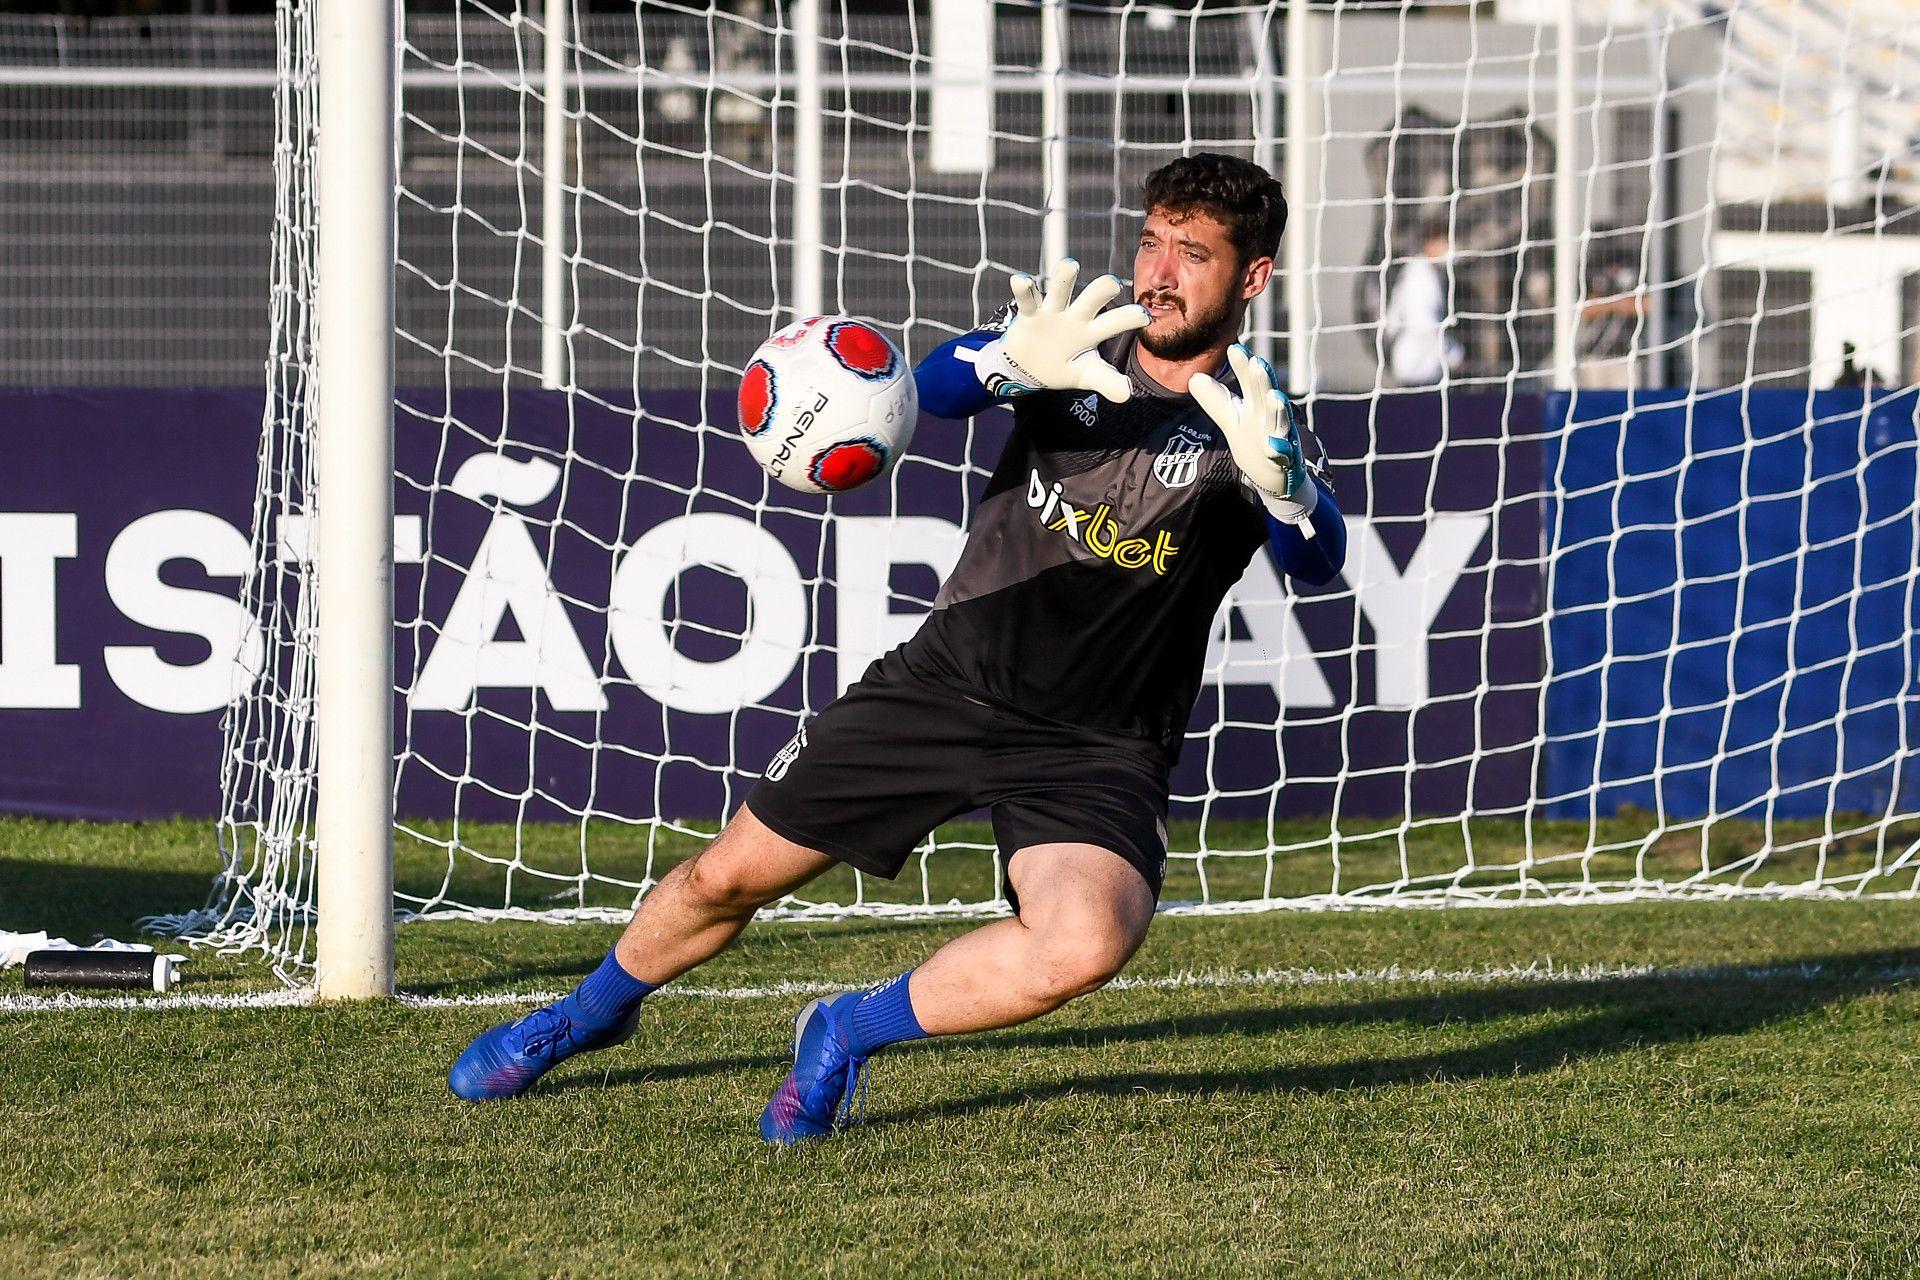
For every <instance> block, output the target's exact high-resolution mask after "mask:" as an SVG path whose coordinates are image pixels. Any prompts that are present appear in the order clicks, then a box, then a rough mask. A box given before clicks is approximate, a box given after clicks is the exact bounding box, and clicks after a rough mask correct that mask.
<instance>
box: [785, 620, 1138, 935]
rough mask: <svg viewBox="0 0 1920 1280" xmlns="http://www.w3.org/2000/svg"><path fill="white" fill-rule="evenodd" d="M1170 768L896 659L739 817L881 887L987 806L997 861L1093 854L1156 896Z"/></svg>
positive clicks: (796, 752)
mask: <svg viewBox="0 0 1920 1280" xmlns="http://www.w3.org/2000/svg"><path fill="white" fill-rule="evenodd" d="M1169 767H1170V766H1169V764H1168V762H1167V760H1166V758H1165V756H1164V754H1163V753H1161V752H1160V751H1158V750H1157V749H1156V748H1155V747H1154V746H1153V745H1152V744H1150V743H1134V742H1132V741H1131V740H1129V739H1125V738H1118V737H1114V736H1112V735H1108V734H1101V733H1098V732H1096V731H1092V730H1085V729H1076V728H1072V727H1070V726H1067V725H1060V724H1054V723H1052V722H1050V721H1042V720H1035V719H1033V718H1031V717H1028V716H1023V715H1020V714H1019V713H1017V712H1014V711H1010V710H1007V709H1004V708H1001V707H997V706H993V705H991V704H989V703H986V702H983V701H981V700H979V699H978V698H975V697H973V696H971V695H969V694H967V693H965V692H963V691H961V690H959V689H956V688H953V687H952V686H949V685H944V684H940V683H936V682H934V681H931V680H924V679H922V678H920V677H918V676H916V675H914V674H913V673H912V672H911V671H909V670H908V669H907V667H906V664H905V663H904V662H902V661H901V659H900V656H899V653H898V651H897V650H896V651H895V652H893V653H889V654H888V655H887V656H885V657H884V658H881V659H880V660H879V661H878V662H875V663H874V664H873V665H872V666H871V667H868V668H867V672H866V674H865V675H864V676H863V677H861V679H860V681H859V683H858V684H855V685H854V686H853V687H852V688H851V689H848V690H847V691H846V693H844V694H842V695H841V696H840V697H839V698H838V699H837V700H836V701H834V702H833V703H832V704H831V705H829V706H828V707H827V708H826V709H825V710H824V711H822V712H821V713H820V714H819V715H817V716H815V717H814V718H813V719H812V720H811V721H809V722H808V723H807V724H806V726H805V727H803V728H802V729H801V730H800V732H799V733H797V734H795V735H794V737H793V740H792V741H791V742H789V743H788V744H787V745H786V747H784V748H783V749H782V750H781V751H780V753H779V754H778V755H776V756H775V757H774V758H773V760H772V761H770V762H769V763H768V765H767V770H766V774H765V776H764V777H763V778H762V779H761V780H760V782H759V783H757V784H756V785H755V786H754V788H753V790H752V791H751V792H750V793H749V794H748V796H747V806H748V807H749V808H751V809H752V810H753V812H754V816H756V817H757V818H759V819H760V820H761V821H762V822H764V823H766V824H767V825H768V826H769V827H771V828H773V830H774V831H775V832H776V833H777V834H779V835H781V836H784V837H786V838H787V839H788V840H791V841H793V842H794V843H796V844H801V845H805V846H806V847H808V848H810V849H817V850H819V851H820V852H821V853H825V854H828V855H830V856H832V857H835V858H838V859H839V860H840V861H842V862H844V863H846V864H848V865H849V866H852V867H856V868H858V869H859V870H861V871H865V872H868V873H870V874H872V875H876V876H884V877H885V878H887V879H889V880H891V879H893V878H894V877H895V876H897V875H899V874H900V869H901V868H902V867H903V866H905V865H906V862H907V859H908V857H909V856H911V855H912V853H913V851H914V848H915V846H917V845H918V844H919V843H920V841H921V840H922V839H923V838H925V836H926V834H927V833H928V832H929V831H932V830H933V829H934V828H935V827H937V826H939V825H940V824H941V823H943V822H946V821H949V820H950V819H953V818H956V817H958V816H959V815H961V814H963V813H970V812H972V811H973V810H975V809H983V808H984V809H990V810H991V811H992V814H993V838H994V842H995V843H996V844H997V845H998V846H999V848H1000V857H1001V859H1002V860H1003V863H1004V860H1005V859H1007V858H1010V857H1012V856H1013V854H1014V853H1016V852H1018V851H1019V850H1021V849H1024V848H1026V847H1027V846H1029V845H1036V844H1054V843H1064V842H1072V843H1080V844H1092V845H1098V846H1100V847H1101V848H1104V849H1111V850H1112V851H1113V852H1115V853H1117V854H1119V855H1120V856H1121V857H1122V858H1125V859H1126V860H1127V861H1128V862H1129V863H1131V864H1132V865H1133V866H1134V868H1135V869H1137V870H1138V871H1139V872H1140V874H1141V875H1142V876H1143V877H1145V879H1146V882H1147V887H1148V888H1150V889H1151V890H1152V891H1153V895H1154V897H1155V898H1158V897H1159V896H1160V884H1161V881H1162V880H1163V879H1165V877H1166V869H1167V827H1166V818H1167V786H1168V783H1167V775H1168V772H1169ZM1008 895H1009V897H1011V896H1012V890H1011V889H1009V890H1008ZM1017 909H1018V907H1017V904H1016V910H1017Z"/></svg>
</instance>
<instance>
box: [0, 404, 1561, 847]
mask: <svg viewBox="0 0 1920 1280" xmlns="http://www.w3.org/2000/svg"><path fill="white" fill-rule="evenodd" d="M261 410H262V399H261V396H260V394H259V393H257V392H248V391H178V392H176V391H148V390H141V391H87V392H16V393H9V394H5V395H0V413H4V414H5V421H6V423H7V428H8V429H7V430H6V431H5V432H4V433H0V450H3V451H4V455H5V456H4V465H0V705H4V706H5V708H6V709H7V710H6V720H7V724H8V727H9V732H8V733H7V734H6V735H5V738H4V745H0V808H4V809H6V810H8V811H12V812H24V813H37V814H47V815H57V816H83V817H98V818H132V817H151V816H161V815H169V814H188V815H196V816H201V815H207V814H211V813H214V812H216V811H217V808H218V804H219V795H218V790H219V788H218V774H219V767H220V732H219V720H220V716H221V709H222V707H223V706H224V705H225V704H226V702H227V700H228V699H229V698H230V697H231V696H233V694H234V691H235V689H236V688H237V687H243V686H244V683H245V681H246V680H247V679H249V678H251V677H252V676H253V674H254V673H255V672H257V671H258V670H259V669H260V667H261V666H262V663H263V661H264V662H265V663H266V664H269V665H270V664H272V663H273V662H274V661H275V659H274V657H273V656H272V655H273V652H274V650H273V648H272V646H269V645H265V644H263V643H262V641H261V639H260V637H259V636H258V633H257V629H256V630H252V631H250V630H249V628H254V627H255V625H256V624H254V623H252V622H251V621H250V619H249V618H248V617H247V615H246V613H245V611H243V610H241V609H240V607H239V606H238V605H237V604H236V603H235V601H234V595H235V592H236V589H237V585H238V582H239V579H240V577H241V574H242V573H243V572H244V569H245V566H246V564H247V563H248V559H249V557H250V555H251V552H250V551H249V541H250V538H249V533H248V530H249V529H250V528H251V522H252V518H253V517H252V511H251V507H252V494H253V490H254V479H255V471H256V467H257V461H256V455H257V449H258V443H259V430H260V428H259V422H260V419H261ZM1539 419H1540V408H1539V404H1538V402H1537V401H1534V400H1527V399H1522V400H1512V399H1503V398H1501V397H1494V396H1488V397H1476V396H1454V397H1449V398H1446V399H1444V400H1443V399H1442V398H1440V397H1438V396H1431V395H1407V396H1395V397H1387V398H1385V399H1381V400H1376V401H1374V402H1371V403H1368V402H1325V403H1322V404H1320V405H1318V406H1316V409H1315V426H1316V428H1317V430H1318V431H1319V433H1320V435H1321V437H1322V438H1323V440H1324V441H1325V442H1326V445H1327V451H1328V454H1329V456H1330V457H1331V458H1332V459H1333V460H1334V463H1333V467H1334V479H1335V483H1336V487H1337V489H1338V492H1339V495H1340V500H1341V504H1342V507H1343V509H1344V510H1345V511H1346V512H1347V513H1348V514H1349V516H1350V517H1351V520H1350V525H1351V528H1352V532H1353V539H1352V548H1353V549H1352V552H1351V553H1350V557H1349V563H1348V566H1347V569H1346V572H1345V575H1344V578H1343V579H1342V580H1339V581H1336V582H1335V583H1333V584H1331V585H1330V586H1328V587H1326V588H1321V589H1303V590H1300V591H1299V592H1297V593H1296V592H1294V591H1293V590H1292V589H1291V588H1289V587H1287V586H1284V585H1282V584H1280V583H1278V582H1277V581H1276V580H1275V579H1274V574H1273V570H1272V567H1271V565H1270V564H1269V563H1268V561H1267V560H1266V558H1265V557H1264V556H1261V557H1257V558H1256V561H1255V565H1254V567H1253V568H1252V569H1251V570H1250V571H1249V575H1248V578H1247V580H1246V581H1245V582H1243V584H1242V587H1241V588H1240V589H1239V591H1238V592H1236V597H1235V603H1234V607H1233V608H1232V609H1231V610H1230V611H1229V612H1228V613H1227V615H1226V616H1225V619H1224V630H1223V631H1222V633H1221V635H1220V637H1219V639H1218V640H1217V642H1216V645H1215V647H1214V652H1213V653H1212V654H1211V655H1210V659H1209V662H1210V676H1209V683H1208V685H1207V687H1206V688H1205V689H1203V691H1202V694H1201V697H1200V700H1199V704H1198V705H1197V707H1196V709H1195V716H1194V721H1193V729H1194V731H1195V734H1196V736H1195V737H1194V738H1192V739H1190V741H1189V744H1188V748H1187V750H1186V752H1185V754H1184V755H1183V758H1182V761H1181V764H1180V768H1179V771H1178V772H1177V773H1176V776H1175V786H1176V793H1177V794H1178V795H1181V796H1185V797H1188V798H1189V799H1188V800H1187V801H1186V802H1185V803H1184V804H1183V805H1182V806H1180V807H1179V808H1178V809H1177V812H1178V811H1180V810H1182V809H1183V810H1185V811H1187V812H1192V811H1194V808H1195V801H1194V799H1193V798H1195V797H1199V796H1202V795H1208V794H1210V795H1212V796H1213V797H1214V799H1213V800H1212V801H1211V808H1210V810H1209V811H1210V812H1212V813H1216V814H1233V813H1244V814H1249V815H1258V814H1265V813H1268V812H1280V813H1288V814H1314V813H1326V812H1329V811H1330V810H1331V809H1333V808H1334V806H1336V805H1338V807H1339V808H1340V810H1341V811H1342V812H1345V813H1377V814H1385V815H1392V814H1398V813H1404V812H1415V813H1435V812H1457V811H1459V810H1460V809H1461V808H1463V807H1465V806H1469V805H1471V806H1472V807H1474V808H1476V809H1481V810H1485V809H1496V808H1501V807H1505V806H1508V805H1514V804H1519V803H1521V802H1522V801H1524V799H1525V797H1526V796H1527V795H1528V794H1529V792H1530V790H1531V788H1532V784H1533V767H1534V766H1533V748H1532V744H1533V743H1534V742H1535V740H1536V733H1537V728H1538V720H1537V718H1538V707H1539V703H1540V695H1539V686H1540V681H1541V668H1540V662H1541V658H1540V654H1541V644H1540V634H1539V627H1538V621H1537V620H1538V618H1539V616H1540V524H1539V511H1538V503H1539V493H1540V464H1539V452H1540V441H1539ZM731 420H732V415H731V405H730V404H729V403H727V397H726V396H725V394H724V393H715V394H714V395H713V396H712V397H710V398H708V399H706V400H704V401H703V399H702V397H701V395H700V393H698V392H661V393H657V394H652V395H648V396H646V397H645V398H644V399H643V401H642V402H641V403H639V404H637V405H636V404H635V403H634V402H633V401H632V400H631V399H629V398H623V397H622V396H620V395H611V394H610V395H604V396H599V395H594V396H574V397H571V398H565V397H561V396H559V395H555V394H552V393H545V392H538V391H525V392H506V393H502V392H500V391H498V390H493V391H480V390H476V391H471V392H469V391H455V392H454V393H452V396H451V398H450V400H449V399H448V398H447V397H445V396H443V395H441V394H440V393H437V392H408V393H405V394H403V395H402V397H401V406H400V410H399V412H398V413H397V414H396V420H395V449H396V457H397V462H398V471H399V480H398V483H397V485H396V489H395V505H396V512H397V516H398V518H397V522H396V567H395V614H396V634H395V639H396V645H395V649H396V680H395V703H394V707H395V717H396V744H397V751H398V756H399V758H398V762H397V767H398V771H399V772H398V776H399V783H400V799H399V804H400V807H401V810H402V811H403V813H406V814H409V815H417V816H433V815H440V814H446V813H450V812H454V811H456V810H457V811H458V812H460V813H461V814H463V815H466V816H469V817H475V818H510V819H519V818H524V819H530V820H540V819H562V818H571V817H576V816H578V815H580V814H582V813H592V814H613V815H619V816H621V817H625V818H647V817H653V816H661V817H690V816H713V815H717V814H721V813H724V812H728V811H730V810H731V809H732V807H733V806H734V805H736V804H737V803H738V801H739V799H740V797H741V796H742V795H744V794H745V790H746V788H747V787H748V786H749V785H750V784H751V782H752V780H753V778H754V777H755V776H756V775H757V773H758V770H759V769H760V767H761V766H762V765H763V764H764V763H765V761H766V760H767V759H769V758H770V757H771V756H772V755H773V753H774V752H775V751H777V750H778V748H779V747H780V745H781V744H782V743H784V742H785V741H786V739H787V738H788V737H789V736H790V735H791V734H792V733H793V731H794V729H795V727H796V725H797V724H798V723H800V722H801V721H802V720H803V719H804V717H805V716H806V715H807V714H809V713H811V712H812V711H817V710H818V709H819V708H820V707H821V706H823V705H824V704H825V703H826V702H827V701H829V700H830V699H831V698H832V697H833V696H834V695H835V693H836V692H837V691H838V690H839V689H841V688H843V687H845V685H846V684H847V683H849V682H851V681H852V680H853V679H855V678H857V677H858V675H859V673H860V670H861V669H863V668H864V666H865V664H866V662H867V661H869V660H870V659H871V658H872V657H874V656H877V655H878V654H879V653H881V652H883V651H884V650H885V649H886V648H888V647H891V645H892V644H894V643H897V642H898V641H899V640H901V639H904V638H905V636H906V635H908V634H910V633H911V631H912V629H913V627H914V626H915V625H916V622H917V618H918V616H919V615H920V614H922V613H923V612H924V611H925V609H926V607H927V604H928V602H929V601H930V600H931V598H932V596H933V592H934V589H935V587H936V586H937V584H938V581H939V578H940V575H941V574H942V573H943V572H944V570H945V568H946V567H947V566H949V565H950V564H951V563H952V559H953V556H954V555H955V554H956V553H957V550H958V547H959V544H960V539H961V536H962V535H961V530H962V529H963V528H964V525H965V522H966V519H967V515H968V512H969V508H970V504H971V502H972V501H973V499H974V498H975V497H976V496H977V494H978V493H979V490H980V489H981V487H982V485H983V483H984V476H985V471H984V468H987V467H990V465H991V463H992V460H993V458H994V457H995V456H996V454H997V452H998V448H999V444H1000V442H1001V440H1002V439H1003V438H1004V434H1005V431H1006V429H1007V423H1006V420H1005V416H1004V415H1000V414H992V415H986V416H985V417H983V418H981V419H979V420H976V421H975V422H974V423H972V424H963V423H951V422H945V421H940V420H937V419H926V420H924V421H923V422H922V423H921V424H920V426H919V430H918V432H917V434H916V438H915V441H914V445H913V449H912V452H911V456H910V457H909V458H908V459H907V460H905V461H904V462H903V463H902V464H901V465H900V467H898V468H897V469H896V470H895V472H894V473H892V475H890V476H889V477H888V479H887V480H886V481H885V482H883V483H880V484H876V485H873V486H870V487H869V488H868V489H865V490H861V491H859V492H856V493H853V494H849V495H844V496H842V497H839V498H836V499H835V500H834V502H833V504H832V507H831V511H830V512H829V508H828V506H827V504H826V503H824V502H823V501H822V500H820V499H815V498H809V497H804V496H802V495H799V494H793V493H788V492H787V491H785V490H781V489H778V488H776V487H771V486H770V485H769V484H768V482H767V481H766V479H765V477H764V476H763V474H762V473H761V472H760V470H759V468H758V467H757V466H755V465H754V463H753V462H752V460H751V458H750V457H749V456H748V455H747V453H746V451H745V449H744V448H742V447H741V446H740V444H739V442H738V440H737V439H736V438H734V435H733V433H732V431H731V430H730V429H728V428H726V427H724V426H715V425H711V424H728V423H730V422H731ZM703 423H704V424H709V425H701V424H703ZM265 535H266V537H267V538H268V539H270V541H271V544H272V554H273V555H274V556H275V557H276V558H277V559H278V560H279V561H280V562H283V563H284V562H287V561H291V560H298V559H299V558H301V557H302V556H304V555H306V554H307V546H306V540H307V534H306V531H305V527H304V524H303V517H302V515H301V513H300V512H299V511H298V510H297V509H294V510H290V511H288V512H285V513H278V514H276V515H273V516H272V517H270V518H269V519H268V520H267V521H266V526H265ZM293 580H294V579H293V578H291V577H290V578H289V579H288V581H289V583H291V582H292V581H293ZM292 589H293V588H292V586H291V585H289V586H288V587H287V590H289V591H291V590H292ZM288 603H291V602H290V601H289V602H288ZM236 653H237V654H240V655H241V656H242V658H243V659H244V660H245V661H244V662H243V663H242V664H241V665H239V666H236V664H235V662H234V660H233V655H235V654H236ZM263 654H264V655H266V656H265V657H264V659H263V657H262V655H263ZM247 664H251V665H250V666H249V665H247ZM268 674H269V676H270V675H271V672H269V673H268ZM1276 722H1277V723H1279V724H1280V725H1281V726H1283V728H1282V731H1281V732H1280V733H1278V734H1276V733H1275V731H1274V725H1275V724H1276ZM1343 771H1344V777H1342V774H1343ZM1276 780H1280V781H1282V782H1283V785H1281V786H1279V787H1278V788H1277V790H1276V788H1275V782H1276Z"/></svg>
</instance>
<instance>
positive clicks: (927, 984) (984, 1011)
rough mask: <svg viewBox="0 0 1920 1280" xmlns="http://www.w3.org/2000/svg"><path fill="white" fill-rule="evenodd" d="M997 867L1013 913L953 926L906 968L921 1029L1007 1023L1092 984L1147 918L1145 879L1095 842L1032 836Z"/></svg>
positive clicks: (1119, 964)
mask: <svg viewBox="0 0 1920 1280" xmlns="http://www.w3.org/2000/svg"><path fill="white" fill-rule="evenodd" d="M1007 873H1008V876H1009V877H1010V878H1011V879H1012V881H1013V885H1014V888H1015V889H1016V890H1017V891H1018V892H1019V895H1020V915H1019V917H1018V918H1017V919H1013V920H998V921H995V922H994V923H993V924H990V925H985V926H983V927H981V928H978V929H975V930H973V931H972V932H971V933H966V934H962V935H961V936H960V937H958V938H955V939H954V940H953V941H952V942H949V943H948V944H947V945H946V946H944V947H942V948H940V950H938V951H936V952H935V953H934V954H933V957H932V958H931V959H929V960H928V961H927V962H926V963H925V964H923V965H921V966H920V967H919V968H918V969H915V970H914V971H913V977H912V978H911V979H910V981H909V986H908V992H909V994H910V996H911V998H912V1001H913V1012H914V1017H915V1018H916V1019H917V1020H918V1021H919V1023H920V1026H921V1028H922V1029H923V1030H924V1031H926V1032H927V1034H928V1035H954V1034H958V1033H961V1032H967V1031H987V1030H991V1029H992V1028H995V1027H1010V1026H1013V1025H1014V1024H1016V1023H1020V1022H1026V1021H1029V1020H1031V1019H1033V1018H1037V1017H1039V1016H1040V1015H1041V1014H1043V1013H1049V1012H1051V1011H1052V1010H1054V1009H1057V1008H1059V1007H1060V1006H1061V1005H1063V1004H1065V1003H1066V1002H1067V1001H1069V1000H1071V999H1073V998H1074V997H1075V996H1082V995H1086V994H1087V993H1088V992H1091V991H1097V990H1099V989H1100V988H1101V987H1103V986H1105V985H1106V984H1107V983H1108V982H1110V981H1112V979H1113V978H1114V976H1115V975H1116V974H1118V973H1119V972H1120V970H1121V969H1123V968H1125V967H1126V964H1127V961H1128V960H1130V959H1132V958H1133V953H1134V952H1135V951H1137V950H1138V949H1139V947H1140V943H1141V941H1142V940H1144V939H1145V938H1146V936H1147V927H1148V926H1149V925H1150V924H1152V923H1153V894H1152V892H1151V891H1150V890H1149V889H1148V888H1147V882H1146V881H1145V880H1144V879H1143V878H1142V877H1141V875H1140V873H1139V872H1138V871H1136V870H1134V868H1133V867H1131V866H1130V865H1128V864H1127V862H1126V861H1125V860H1124V859H1122V858H1121V857H1120V856H1119V855H1118V854H1115V853H1113V852H1111V851H1110V850H1107V849H1102V848H1100V847H1098V846H1096V845H1090V844H1048V845H1033V846H1030V847H1029V848H1026V849H1022V850H1020V851H1019V852H1018V853H1017V854H1015V855H1014V857H1013V858H1012V859H1011V860H1010V862H1009V864H1008V870H1007Z"/></svg>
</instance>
